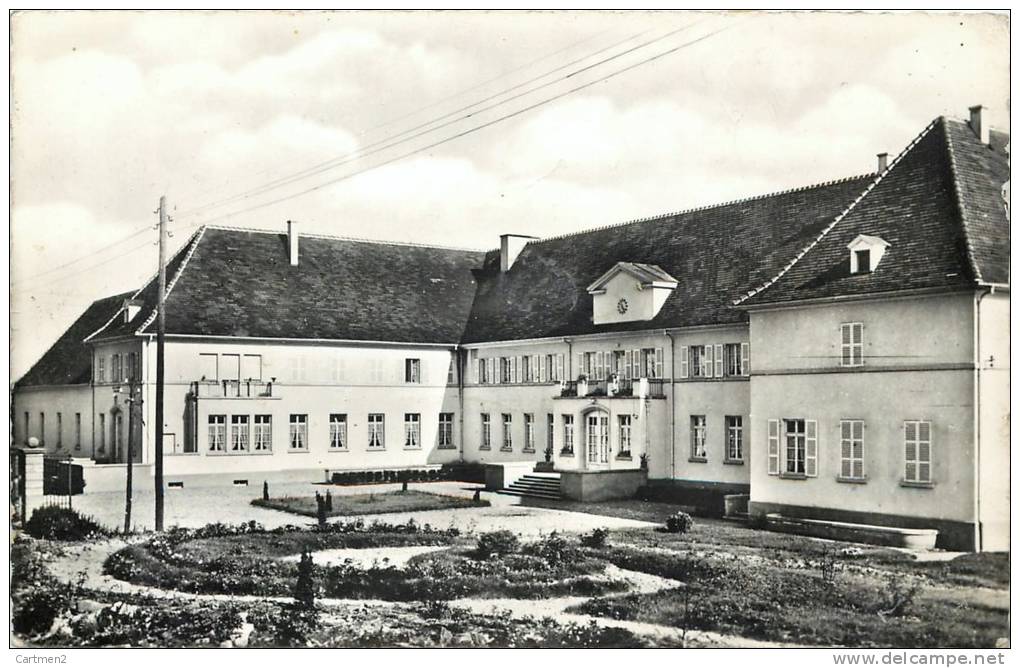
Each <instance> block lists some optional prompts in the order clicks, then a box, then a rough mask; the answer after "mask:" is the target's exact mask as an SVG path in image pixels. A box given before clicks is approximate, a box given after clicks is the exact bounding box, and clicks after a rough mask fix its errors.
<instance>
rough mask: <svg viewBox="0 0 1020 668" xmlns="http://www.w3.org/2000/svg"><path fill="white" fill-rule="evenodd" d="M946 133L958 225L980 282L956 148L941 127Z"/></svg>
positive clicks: (949, 134)
mask: <svg viewBox="0 0 1020 668" xmlns="http://www.w3.org/2000/svg"><path fill="white" fill-rule="evenodd" d="M943 130H944V132H945V134H946V147H947V149H948V152H949V172H950V180H951V181H952V182H953V195H954V196H955V199H956V206H957V208H958V209H959V211H960V227H962V228H963V241H964V245H965V246H966V247H967V262H969V263H970V268H971V270H972V271H973V272H974V278H976V279H977V281H978V282H979V283H980V282H982V277H981V267H980V266H978V263H977V258H975V257H974V244H973V243H972V241H971V235H970V229H969V225H968V224H967V206H966V205H965V204H964V201H963V191H962V190H961V188H960V169H959V166H958V165H957V164H956V150H955V149H954V148H953V133H952V132H950V130H949V128H948V127H944V128H943Z"/></svg>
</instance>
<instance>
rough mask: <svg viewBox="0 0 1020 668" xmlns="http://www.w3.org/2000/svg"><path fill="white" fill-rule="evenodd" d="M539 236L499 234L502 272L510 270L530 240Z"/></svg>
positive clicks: (500, 268)
mask: <svg viewBox="0 0 1020 668" xmlns="http://www.w3.org/2000/svg"><path fill="white" fill-rule="evenodd" d="M535 238H537V237H529V236H527V235H524V234H501V235H499V270H500V271H501V272H502V273H504V274H505V273H506V272H508V271H510V267H512V266H514V261H515V260H516V259H517V256H518V255H520V254H521V251H522V250H524V247H525V246H526V245H527V243H528V242H529V241H531V240H532V239H535Z"/></svg>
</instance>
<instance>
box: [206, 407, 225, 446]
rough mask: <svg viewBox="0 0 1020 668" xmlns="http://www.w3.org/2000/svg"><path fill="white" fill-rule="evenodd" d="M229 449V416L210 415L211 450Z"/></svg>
mask: <svg viewBox="0 0 1020 668" xmlns="http://www.w3.org/2000/svg"><path fill="white" fill-rule="evenodd" d="M226 451H227V416H226V415H210V416H209V452H226Z"/></svg>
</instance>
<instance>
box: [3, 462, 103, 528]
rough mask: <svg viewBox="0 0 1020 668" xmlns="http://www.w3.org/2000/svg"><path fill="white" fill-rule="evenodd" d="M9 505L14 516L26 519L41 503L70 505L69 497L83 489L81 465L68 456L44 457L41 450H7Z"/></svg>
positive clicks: (43, 504) (70, 498)
mask: <svg viewBox="0 0 1020 668" xmlns="http://www.w3.org/2000/svg"><path fill="white" fill-rule="evenodd" d="M10 463H11V508H12V510H13V511H14V515H15V518H16V519H18V520H21V521H24V520H25V519H28V517H29V516H30V515H31V513H32V511H33V510H35V509H36V508H40V507H42V506H60V507H63V508H71V507H72V498H73V497H74V496H75V495H77V494H81V493H82V492H83V491H84V490H85V479H84V474H83V472H82V467H81V466H79V465H76V464H74V462H73V460H72V459H71V458H70V457H67V458H66V459H57V458H54V457H46V456H45V454H44V453H43V451H42V450H38V449H22V448H15V449H13V450H11V452H10Z"/></svg>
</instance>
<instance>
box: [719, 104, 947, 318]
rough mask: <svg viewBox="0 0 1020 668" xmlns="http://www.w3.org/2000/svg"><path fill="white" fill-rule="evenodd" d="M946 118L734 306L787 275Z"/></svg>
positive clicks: (928, 128)
mask: <svg viewBox="0 0 1020 668" xmlns="http://www.w3.org/2000/svg"><path fill="white" fill-rule="evenodd" d="M944 120H945V117H943V116H939V117H938V118H936V119H935V120H933V121H932V122H930V123H929V124H928V125H927V126H926V127H925V128H924V129H923V130H921V132H920V134H918V135H917V136H916V137H914V139H913V140H912V141H911V142H910V143H909V144H907V147H906V148H905V149H903V150H902V151H900V154H899V155H897V156H896V157H895V158H894V159H893V161H892V162H890V163H889V165H888V166H887V167H886V168H885V171H884V172H882V173H880V174H878V175H877V176H875V178H874V179H873V180H872V181H871V183H869V184H868V187H867V188H865V189H864V192H862V193H861V194H860V195H858V196H857V197H856V198H855V199H854V200H853V201H852V202H850V205H849V206H847V207H846V208H845V209H843V211H842V212H840V214H839V215H837V216H836V218H835V219H834V220H833V221H832V222H831V223H829V224H828V225H826V226H825V229H823V230H822V231H821V232H820V233H819V234H818V236H817V237H815V238H814V239H813V240H811V241H810V242H809V243H808V245H807V246H805V247H804V248H803V249H801V251H800V252H799V253H797V254H796V255H795V256H794V258H793V259H792V260H790V261H789V262H788V263H787V264H786V265H785V266H784V267H783V268H782V269H780V270H779V273H777V274H776V275H775V276H774V277H772V278H771V279H769V280H767V281H765V282H764V283H762V284H761V285H759V286H758V287H757V288H753V289H752V290H751V291H750V292H748V293H747V294H746V295H744V296H742V297H739V298H738V299H735V300H733V305H734V306H737V305H739V304H742V303H743V302H745V301H747V300H748V299H750V298H751V297H754V296H755V295H757V294H759V293H760V292H762V291H764V290H767V289H768V288H769V287H770V286H772V285H773V284H774V283H775V282H776V281H778V280H779V279H780V278H782V277H783V276H785V275H786V273H787V272H788V271H790V269H792V268H793V266H794V265H795V264H797V262H799V261H800V259H801V258H802V257H804V256H805V255H806V254H807V253H808V251H810V250H811V249H812V248H814V247H815V246H817V245H818V243H819V242H820V241H821V240H822V239H824V238H825V236H826V235H827V234H828V233H829V232H830V231H832V229H833V228H834V227H836V225H838V224H839V221H841V220H843V219H844V218H846V216H847V214H849V213H850V212H851V211H853V210H854V208H855V207H856V206H857V204H858V203H859V202H860V201H861V200H863V199H864V198H865V197H867V195H868V193H870V192H871V191H872V190H874V189H875V186H877V185H878V184H879V183H881V182H882V180H883V179H884V178H885V176H886V174H888V173H889V172H891V171H892V170H893V169H894V168H895V167H896V165H898V164H899V163H900V161H901V160H903V158H904V157H905V156H906V155H907V154H908V153H910V151H912V150H913V149H914V147H915V146H917V144H918V143H919V142H920V141H921V140H922V139H923V138H924V137H925V136H927V134H928V133H929V132H931V130H932V128H934V127H935V126H936V125H937V124H938V123H939V122H940V121H944Z"/></svg>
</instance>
